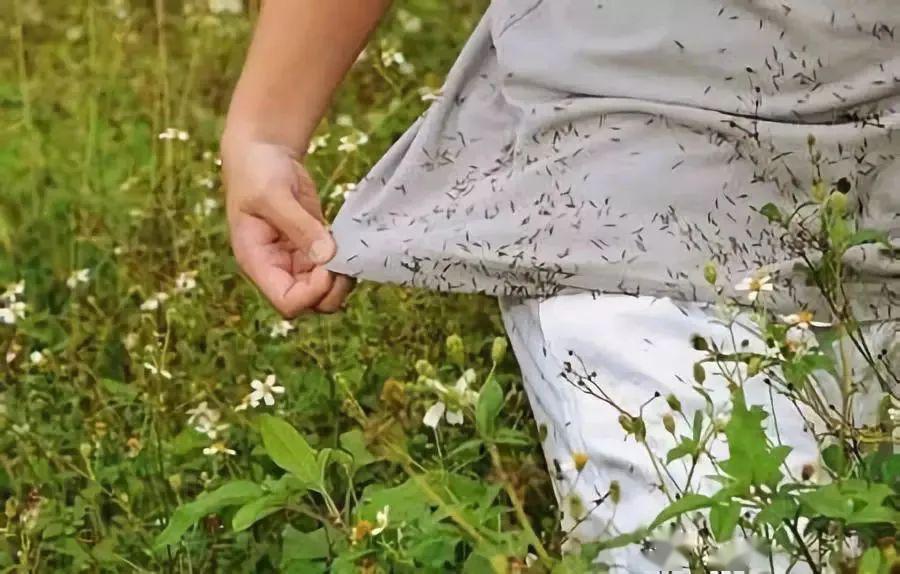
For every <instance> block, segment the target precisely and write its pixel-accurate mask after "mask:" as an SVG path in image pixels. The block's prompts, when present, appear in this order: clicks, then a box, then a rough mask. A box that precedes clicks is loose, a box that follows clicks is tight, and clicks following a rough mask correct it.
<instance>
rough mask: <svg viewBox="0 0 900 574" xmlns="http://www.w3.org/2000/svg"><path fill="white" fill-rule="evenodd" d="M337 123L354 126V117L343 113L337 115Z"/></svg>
mask: <svg viewBox="0 0 900 574" xmlns="http://www.w3.org/2000/svg"><path fill="white" fill-rule="evenodd" d="M335 123H336V124H337V125H339V126H341V127H342V128H349V127H352V126H353V118H352V117H350V116H349V115H347V114H341V115H339V116H338V117H337V119H336V120H335Z"/></svg>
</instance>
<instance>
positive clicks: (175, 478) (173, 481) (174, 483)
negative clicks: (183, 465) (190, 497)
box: [169, 473, 182, 492]
mask: <svg viewBox="0 0 900 574" xmlns="http://www.w3.org/2000/svg"><path fill="white" fill-rule="evenodd" d="M181 484H182V482H181V475H180V474H178V473H176V474H172V475H170V476H169V486H171V487H172V490H174V491H175V492H178V491H179V490H181Z"/></svg>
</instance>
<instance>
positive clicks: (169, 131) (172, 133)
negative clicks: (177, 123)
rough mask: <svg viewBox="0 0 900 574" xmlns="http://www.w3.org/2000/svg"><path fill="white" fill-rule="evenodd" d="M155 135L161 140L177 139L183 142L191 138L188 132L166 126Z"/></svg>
mask: <svg viewBox="0 0 900 574" xmlns="http://www.w3.org/2000/svg"><path fill="white" fill-rule="evenodd" d="M157 137H158V138H159V139H161V140H178V141H183V142H186V141H187V140H189V139H191V136H190V134H189V133H187V132H186V131H184V130H179V129H175V128H166V129H165V130H163V131H162V132H161V133H160V134H159V135H158V136H157Z"/></svg>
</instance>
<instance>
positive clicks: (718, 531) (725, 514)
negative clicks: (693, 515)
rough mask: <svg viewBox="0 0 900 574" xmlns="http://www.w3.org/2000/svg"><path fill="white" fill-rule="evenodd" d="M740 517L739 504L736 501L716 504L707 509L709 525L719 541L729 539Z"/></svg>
mask: <svg viewBox="0 0 900 574" xmlns="http://www.w3.org/2000/svg"><path fill="white" fill-rule="evenodd" d="M740 518H741V505H740V504H738V503H737V502H731V503H729V504H717V505H715V506H713V507H712V508H711V509H710V511H709V526H710V529H711V530H712V535H713V537H714V538H715V539H716V540H717V541H719V542H725V541H726V540H730V539H731V537H732V535H733V534H734V529H735V527H737V523H738V520H739V519H740Z"/></svg>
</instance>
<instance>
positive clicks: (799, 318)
mask: <svg viewBox="0 0 900 574" xmlns="http://www.w3.org/2000/svg"><path fill="white" fill-rule="evenodd" d="M781 322H782V323H784V324H786V325H790V326H792V327H798V328H800V329H809V328H810V327H830V326H831V323H822V322H819V321H813V314H812V313H811V312H809V311H806V310H803V311H798V312H797V313H791V314H790V315H782V316H781Z"/></svg>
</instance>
